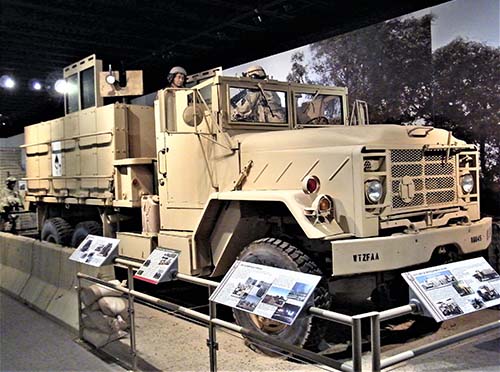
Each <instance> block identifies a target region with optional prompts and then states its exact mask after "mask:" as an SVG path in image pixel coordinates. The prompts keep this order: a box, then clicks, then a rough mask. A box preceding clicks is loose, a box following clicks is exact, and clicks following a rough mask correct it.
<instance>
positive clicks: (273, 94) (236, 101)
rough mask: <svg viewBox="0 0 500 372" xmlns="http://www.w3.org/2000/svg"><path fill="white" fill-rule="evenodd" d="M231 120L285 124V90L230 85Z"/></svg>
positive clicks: (286, 119) (286, 120)
mask: <svg viewBox="0 0 500 372" xmlns="http://www.w3.org/2000/svg"><path fill="white" fill-rule="evenodd" d="M229 100H230V105H231V108H230V109H231V121H236V122H253V123H275V124H286V123H287V122H288V118H287V112H288V110H287V104H286V102H287V100H286V92H283V91H277V90H266V89H262V88H260V87H256V88H255V89H254V88H242V87H230V88H229Z"/></svg>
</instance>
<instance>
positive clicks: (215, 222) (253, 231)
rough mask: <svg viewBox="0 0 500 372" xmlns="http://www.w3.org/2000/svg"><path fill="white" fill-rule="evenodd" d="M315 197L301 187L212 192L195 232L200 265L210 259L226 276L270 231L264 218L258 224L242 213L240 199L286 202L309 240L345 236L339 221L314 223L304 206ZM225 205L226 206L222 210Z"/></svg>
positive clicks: (217, 272) (215, 270) (195, 249)
mask: <svg viewBox="0 0 500 372" xmlns="http://www.w3.org/2000/svg"><path fill="white" fill-rule="evenodd" d="M315 197H316V195H306V194H304V193H303V192H302V191H297V190H279V191H273V190H264V191H228V192H219V193H213V194H211V195H210V198H209V200H208V201H207V204H206V205H205V207H204V210H203V212H202V214H201V217H200V219H199V221H198V223H197V225H196V229H195V231H194V239H193V245H194V247H193V248H194V250H193V252H196V254H195V257H196V258H195V262H196V263H197V264H198V265H197V266H198V267H200V268H201V267H203V266H205V267H206V265H207V264H208V262H210V264H211V266H212V267H213V271H212V273H211V275H212V276H216V275H222V274H224V273H225V271H226V270H227V269H228V268H229V267H230V266H231V265H232V263H233V262H234V260H235V259H236V257H237V255H238V254H239V252H240V251H241V250H242V249H243V248H244V247H245V246H246V245H247V244H249V243H250V242H251V241H253V240H255V239H258V238H261V237H262V234H265V232H266V231H267V228H268V227H269V226H268V225H266V224H264V223H262V221H260V223H257V224H256V223H254V221H248V220H247V219H246V218H244V217H242V216H241V213H240V212H241V210H240V203H239V202H255V203H262V202H279V203H283V204H284V205H285V206H286V208H287V210H288V211H289V212H290V215H291V216H292V217H293V218H294V219H295V221H296V222H297V224H298V225H299V226H300V228H301V229H302V231H303V232H304V234H305V235H306V236H307V238H309V239H324V238H328V237H330V239H331V237H332V236H335V235H343V236H344V237H345V234H344V231H343V230H342V229H341V228H340V226H339V225H338V224H337V222H336V221H335V220H333V221H332V222H326V223H318V224H313V221H312V220H310V219H309V218H308V217H306V216H305V215H304V209H305V208H310V207H311V205H312V203H313V201H314V199H315ZM228 202H229V203H228ZM222 206H226V208H224V209H222ZM208 256H210V259H208Z"/></svg>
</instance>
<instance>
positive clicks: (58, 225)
mask: <svg viewBox="0 0 500 372" xmlns="http://www.w3.org/2000/svg"><path fill="white" fill-rule="evenodd" d="M72 235H73V228H72V227H71V225H70V224H69V223H68V222H66V220H64V219H63V218H61V217H54V218H50V219H48V220H47V221H45V223H44V224H43V228H42V234H41V238H42V240H44V241H46V242H50V243H56V244H60V245H63V246H68V245H69V243H70V241H71V236H72Z"/></svg>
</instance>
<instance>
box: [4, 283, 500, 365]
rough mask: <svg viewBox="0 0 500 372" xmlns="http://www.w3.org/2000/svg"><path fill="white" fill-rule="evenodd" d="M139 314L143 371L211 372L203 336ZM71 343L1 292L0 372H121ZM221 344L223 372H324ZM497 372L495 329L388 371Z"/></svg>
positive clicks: (227, 337)
mask: <svg viewBox="0 0 500 372" xmlns="http://www.w3.org/2000/svg"><path fill="white" fill-rule="evenodd" d="M136 311H137V316H136V320H137V346H138V350H139V368H140V369H141V370H150V371H158V370H162V371H166V370H169V371H208V370H209V362H208V351H207V348H206V345H205V339H206V335H207V331H206V328H204V327H202V326H199V325H197V324H193V323H191V322H187V321H185V320H183V319H179V318H177V317H172V316H169V315H167V314H164V313H161V312H158V311H156V310H153V309H150V308H147V307H145V306H142V305H137V307H136ZM477 314H481V313H477ZM498 315H499V311H498V310H491V311H489V312H485V313H483V318H484V317H487V318H488V319H487V320H486V322H488V321H492V320H494V319H495V318H496V319H498ZM452 328H453V327H452ZM438 336H439V335H438ZM75 337H76V336H75V334H74V333H72V332H70V331H69V330H68V329H67V328H65V327H62V326H60V325H59V324H57V323H55V322H53V321H52V320H50V319H48V318H46V317H44V316H42V315H41V314H40V313H38V312H36V311H33V310H32V309H30V308H29V307H27V306H25V305H23V304H22V303H20V302H18V301H16V300H15V299H13V298H12V297H10V296H8V295H6V294H5V293H2V292H0V340H1V343H0V370H1V371H34V370H36V371H115V370H116V371H119V370H124V368H122V366H120V365H119V364H117V363H115V362H113V361H111V360H110V359H109V358H107V359H106V358H104V359H101V358H102V355H98V354H96V353H95V352H92V351H91V350H90V349H89V348H87V347H84V346H82V345H80V344H78V343H76V342H74V340H75ZM218 342H219V345H220V350H219V352H218V369H219V370H221V371H229V370H231V371H244V370H245V371H250V370H252V371H270V370H272V371H294V370H295V371H319V370H321V369H319V368H316V367H314V366H310V365H302V364H298V363H293V362H289V361H284V360H277V359H270V358H268V357H265V356H263V355H259V354H256V353H254V352H252V351H250V350H248V349H247V348H246V347H245V346H244V344H243V341H242V340H241V339H239V338H235V336H234V335H231V334H227V333H225V332H218ZM411 342H412V341H408V342H405V344H401V345H397V347H396V349H397V348H399V347H401V350H403V349H404V348H405V347H406V348H408V345H411ZM396 349H394V350H396ZM105 350H106V351H107V352H110V353H113V354H114V355H119V356H120V358H121V359H122V360H127V357H128V355H127V351H128V348H127V342H126V341H122V342H117V343H114V344H112V345H109V346H107V347H106V348H105ZM367 359H368V358H367ZM367 362H368V360H367ZM499 365H500V332H499V330H498V329H497V330H494V331H490V332H487V333H484V334H482V335H479V336H476V337H473V338H471V339H468V340H466V341H464V342H461V343H459V344H456V345H452V346H449V347H447V348H444V349H441V350H437V351H434V352H432V353H429V354H426V355H424V356H420V357H417V358H415V359H412V360H410V361H408V362H405V363H402V364H399V365H397V366H394V367H390V368H388V369H386V370H387V371H426V372H431V371H439V372H445V371H449V372H451V371H454V372H455V371H478V372H479V371H481V372H486V371H491V372H493V371H498V368H499ZM367 367H368V364H367ZM366 370H369V369H366Z"/></svg>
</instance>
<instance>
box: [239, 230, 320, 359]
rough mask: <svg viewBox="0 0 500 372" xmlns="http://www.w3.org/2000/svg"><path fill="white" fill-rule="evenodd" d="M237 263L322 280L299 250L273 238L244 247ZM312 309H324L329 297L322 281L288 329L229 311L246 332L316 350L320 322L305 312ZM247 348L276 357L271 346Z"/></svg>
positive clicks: (251, 345)
mask: <svg viewBox="0 0 500 372" xmlns="http://www.w3.org/2000/svg"><path fill="white" fill-rule="evenodd" d="M238 259H239V260H241V261H245V262H251V263H256V264H260V265H266V266H271V267H278V268H282V269H287V270H291V271H300V272H303V273H307V274H314V275H319V276H322V272H321V270H320V269H319V268H318V266H316V264H315V263H314V262H313V261H312V260H311V259H310V258H309V257H308V256H307V255H306V254H305V253H304V252H302V251H301V250H300V249H298V248H296V247H294V246H293V245H291V244H290V243H287V242H285V241H282V240H280V239H274V238H264V239H260V240H257V241H254V242H253V243H251V244H250V245H248V246H247V247H246V248H245V249H244V250H243V251H242V252H241V253H240V255H239V257H238ZM311 306H315V307H321V308H324V309H328V308H329V307H330V295H329V293H328V286H327V283H326V280H324V279H322V280H321V281H320V282H319V284H318V286H317V287H316V289H315V290H314V293H313V295H312V296H311V297H310V298H309V299H308V301H307V304H306V305H305V306H304V309H303V311H302V312H301V313H300V314H299V316H298V317H297V318H296V319H295V322H294V323H293V325H291V326H287V325H285V324H283V323H279V322H274V321H271V320H269V319H265V318H262V317H257V316H255V315H253V314H250V313H247V312H244V311H241V310H236V309H233V315H234V318H235V320H236V322H237V323H238V324H239V325H240V326H242V327H244V328H247V329H250V330H253V331H255V332H258V333H261V334H265V335H269V336H271V337H273V338H275V339H276V340H279V341H281V342H286V343H289V344H292V345H295V346H297V347H303V348H307V349H312V350H317V347H318V345H319V343H320V342H321V340H322V339H323V332H324V329H325V327H324V321H322V320H321V319H319V318H317V317H313V316H311V315H308V314H307V308H308V307H311ZM247 345H248V346H249V347H250V348H251V349H253V350H257V351H259V352H262V353H264V354H267V355H270V356H278V355H279V354H278V350H277V349H276V348H274V349H273V348H272V347H271V346H267V345H266V346H262V345H259V344H256V343H255V342H254V341H251V340H248V342H247Z"/></svg>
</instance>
